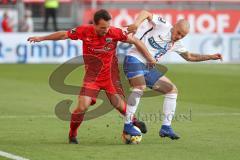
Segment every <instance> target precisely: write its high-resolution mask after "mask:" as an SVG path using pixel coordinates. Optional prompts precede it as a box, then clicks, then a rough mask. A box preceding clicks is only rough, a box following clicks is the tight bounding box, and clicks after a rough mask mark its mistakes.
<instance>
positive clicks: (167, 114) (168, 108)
mask: <svg viewBox="0 0 240 160" xmlns="http://www.w3.org/2000/svg"><path fill="white" fill-rule="evenodd" d="M176 104H177V94H176V93H171V94H166V95H165V98H164V101H163V114H164V118H163V122H162V125H167V126H170V125H171V122H172V119H173V117H174V113H175V110H176Z"/></svg>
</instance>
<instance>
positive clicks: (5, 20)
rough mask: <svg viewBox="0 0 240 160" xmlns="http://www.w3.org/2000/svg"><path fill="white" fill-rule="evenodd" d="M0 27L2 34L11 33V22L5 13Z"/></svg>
mask: <svg viewBox="0 0 240 160" xmlns="http://www.w3.org/2000/svg"><path fill="white" fill-rule="evenodd" d="M1 25H2V30H3V32H13V23H12V22H11V20H10V18H9V16H8V13H7V12H4V13H3V19H2V22H1Z"/></svg>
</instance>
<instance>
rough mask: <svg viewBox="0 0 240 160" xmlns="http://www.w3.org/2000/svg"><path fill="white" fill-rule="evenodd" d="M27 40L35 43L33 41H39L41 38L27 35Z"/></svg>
mask: <svg viewBox="0 0 240 160" xmlns="http://www.w3.org/2000/svg"><path fill="white" fill-rule="evenodd" d="M27 41H29V42H30V43H35V42H41V41H42V39H41V37H29V38H28V39H27Z"/></svg>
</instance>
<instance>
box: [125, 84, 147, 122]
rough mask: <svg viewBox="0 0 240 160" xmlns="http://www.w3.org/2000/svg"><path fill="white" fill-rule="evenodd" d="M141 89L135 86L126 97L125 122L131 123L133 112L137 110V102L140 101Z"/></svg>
mask: <svg viewBox="0 0 240 160" xmlns="http://www.w3.org/2000/svg"><path fill="white" fill-rule="evenodd" d="M142 95H143V91H142V90H140V89H137V88H134V89H133V91H132V93H131V94H130V95H129V97H128V101H127V109H126V115H125V123H131V122H132V119H133V117H134V114H135V112H136V110H137V107H138V104H139V102H140V99H141V96H142Z"/></svg>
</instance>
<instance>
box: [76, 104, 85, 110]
mask: <svg viewBox="0 0 240 160" xmlns="http://www.w3.org/2000/svg"><path fill="white" fill-rule="evenodd" d="M87 109H88V107H87V106H84V105H81V104H78V105H77V107H76V109H75V111H77V112H86V111H87Z"/></svg>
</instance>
